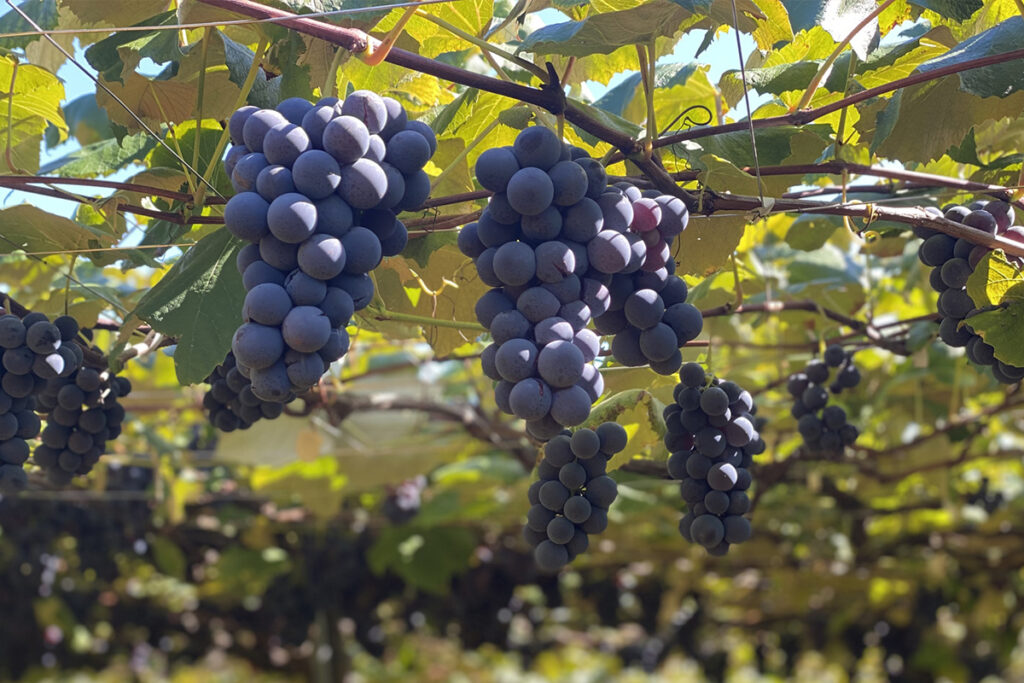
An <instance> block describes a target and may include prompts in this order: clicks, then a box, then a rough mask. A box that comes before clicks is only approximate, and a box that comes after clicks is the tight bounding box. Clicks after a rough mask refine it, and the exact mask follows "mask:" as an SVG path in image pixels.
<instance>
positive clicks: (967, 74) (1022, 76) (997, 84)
mask: <svg viewBox="0 0 1024 683" xmlns="http://www.w3.org/2000/svg"><path fill="white" fill-rule="evenodd" d="M1022 35H1024V17H1021V16H1016V17H1011V18H1009V19H1007V20H1006V21H1004V22H1002V23H1000V24H997V25H996V26H993V27H992V28H990V29H989V30H987V31H985V32H984V33H980V34H978V35H976V36H972V37H970V38H968V39H967V40H965V41H964V42H962V43H960V44H959V45H957V46H956V47H955V48H953V49H952V50H950V51H948V52H946V53H945V54H943V55H942V56H940V57H936V58H935V59H932V60H929V61H927V62H925V63H924V64H922V65H921V66H919V67H917V71H923V72H925V73H927V72H928V71H932V70H934V69H940V68H942V67H947V66H953V65H955V64H962V63H963V62H966V61H969V60H972V59H979V58H981V57H989V56H992V55H998V54H1002V53H1004V52H1010V51H1012V50H1016V49H1019V48H1020V46H1021V36H1022ZM959 76H960V85H961V87H962V88H963V89H964V90H966V91H967V92H969V93H972V94H974V95H977V96H978V97H1006V96H1007V95H1011V94H1013V93H1015V92H1017V91H1019V90H1024V59H1016V60H1013V61H1011V62H1003V63H1001V64H992V65H990V66H984V67H981V68H978V69H970V70H968V71H962V72H961V73H960V74H959Z"/></svg>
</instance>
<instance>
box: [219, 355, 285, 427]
mask: <svg viewBox="0 0 1024 683" xmlns="http://www.w3.org/2000/svg"><path fill="white" fill-rule="evenodd" d="M206 383H207V384H209V385H210V390H209V391H207V392H206V394H205V395H204V396H203V409H204V410H205V411H206V414H207V417H208V419H209V420H210V424H212V425H213V426H214V427H216V428H217V429H219V430H221V431H222V432H233V431H235V430H236V429H248V428H249V427H251V426H252V424H253V423H254V422H257V421H258V420H262V419H264V418H266V419H268V420H273V419H274V418H275V417H279V416H280V415H281V413H283V412H284V404H283V403H277V402H276V401H264V400H263V399H261V398H260V397H259V396H257V395H256V394H255V393H254V392H253V390H252V383H251V382H250V381H249V379H248V378H247V377H246V376H245V375H243V374H242V371H241V370H239V369H238V365H237V363H236V361H235V354H234V353H230V352H229V353H228V357H227V358H225V359H224V362H223V363H221V364H220V365H218V366H217V367H216V368H214V369H213V372H211V373H210V374H209V376H208V377H207V378H206Z"/></svg>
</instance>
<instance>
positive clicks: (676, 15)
mask: <svg viewBox="0 0 1024 683" xmlns="http://www.w3.org/2000/svg"><path fill="white" fill-rule="evenodd" d="M692 16H693V14H692V13H691V12H689V11H687V10H686V9H684V8H683V7H682V6H680V5H678V4H676V3H673V2H669V1H668V0H655V1H654V2H647V3H644V4H642V5H640V6H638V7H633V8H632V9H627V10H622V11H619V12H605V13H603V14H595V15H593V16H590V17H587V18H586V19H584V20H582V21H565V22H561V23H557V24H548V25H547V26H544V27H542V28H539V29H537V30H536V31H534V32H533V33H531V34H530V35H528V36H527V37H526V38H525V39H524V40H523V42H522V44H520V46H519V50H518V51H520V52H532V53H533V54H537V55H564V56H567V57H585V56H587V55H592V54H595V53H600V54H609V53H611V52H614V51H615V50H617V49H619V48H620V47H623V46H625V45H637V44H647V43H650V42H651V41H652V40H654V39H655V38H657V37H662V36H665V37H667V36H673V35H675V34H676V32H677V31H679V30H680V28H681V25H682V24H683V22H684V21H686V20H687V19H689V18H690V17H692Z"/></svg>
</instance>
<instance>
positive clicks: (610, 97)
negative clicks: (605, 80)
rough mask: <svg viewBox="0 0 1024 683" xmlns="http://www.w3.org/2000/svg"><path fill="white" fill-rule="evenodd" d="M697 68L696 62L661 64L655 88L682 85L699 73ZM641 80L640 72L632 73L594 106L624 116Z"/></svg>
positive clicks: (656, 76)
mask: <svg viewBox="0 0 1024 683" xmlns="http://www.w3.org/2000/svg"><path fill="white" fill-rule="evenodd" d="M697 68H698V65H697V63H696V62H687V63H682V62H674V63H671V64H659V65H658V66H657V68H656V69H655V76H654V87H655V88H671V87H672V86H675V85H682V84H684V83H686V81H687V80H688V79H689V78H690V76H692V75H693V74H694V73H695V72H696V71H697ZM640 80H641V79H640V73H639V72H634V73H631V74H630V75H628V76H626V78H624V79H623V80H622V82H621V83H619V84H618V85H616V86H615V87H614V88H611V89H609V90H608V91H607V92H606V93H605V94H604V95H602V96H601V97H600V98H599V99H598V100H597V101H595V102H594V106H595V107H598V108H600V109H604V110H605V111H607V112H611V113H612V114H615V115H616V116H622V115H623V112H625V110H626V105H628V104H629V103H630V102H632V101H633V98H634V97H636V94H637V88H638V87H639V86H640Z"/></svg>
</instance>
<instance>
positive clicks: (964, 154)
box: [946, 128, 985, 166]
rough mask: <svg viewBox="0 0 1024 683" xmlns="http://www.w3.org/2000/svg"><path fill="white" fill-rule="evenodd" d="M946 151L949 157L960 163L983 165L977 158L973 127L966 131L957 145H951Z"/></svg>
mask: <svg viewBox="0 0 1024 683" xmlns="http://www.w3.org/2000/svg"><path fill="white" fill-rule="evenodd" d="M946 153H947V154H948V155H949V158H950V159H952V160H953V161H956V162H958V163H961V164H973V165H974V166H984V165H985V164H984V163H982V161H981V160H980V159H979V158H978V143H977V142H976V141H975V139H974V128H971V129H970V130H969V131H967V135H965V136H964V140H963V142H961V143H960V144H959V145H952V146H951V147H950V148H949V150H948V151H947V152H946Z"/></svg>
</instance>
